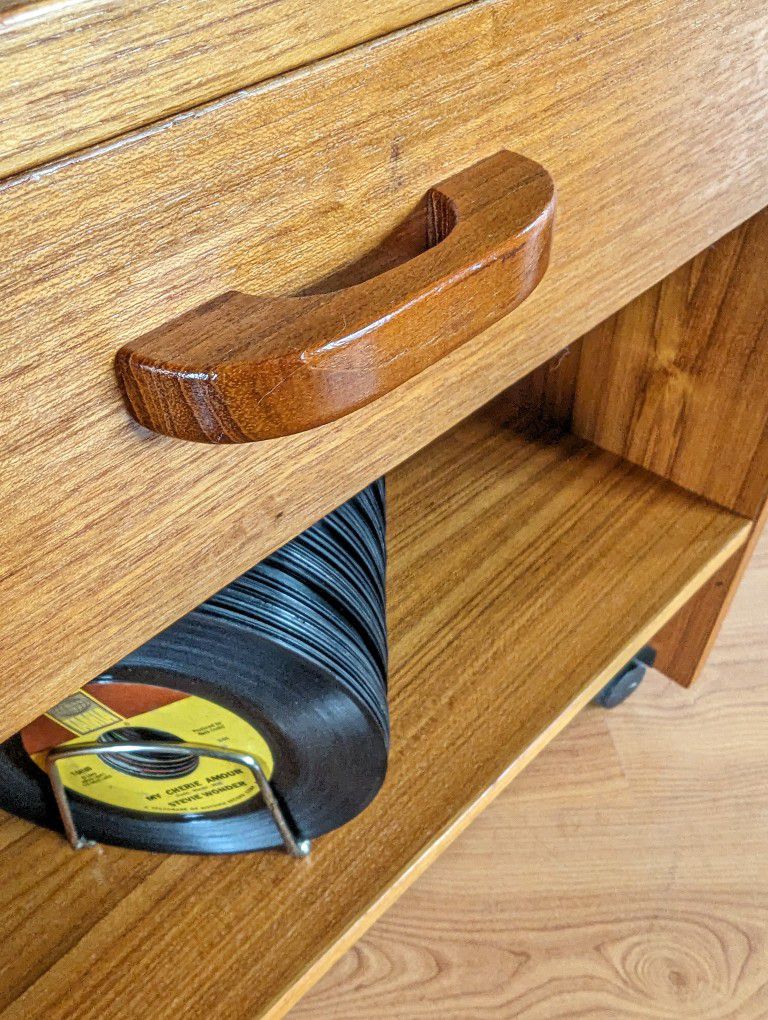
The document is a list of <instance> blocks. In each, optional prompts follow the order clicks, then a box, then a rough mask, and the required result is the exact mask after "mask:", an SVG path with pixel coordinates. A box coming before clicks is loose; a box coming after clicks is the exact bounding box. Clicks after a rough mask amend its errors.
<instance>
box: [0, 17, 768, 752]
mask: <svg viewBox="0 0 768 1020" xmlns="http://www.w3.org/2000/svg"><path fill="white" fill-rule="evenodd" d="M764 23H765V12H764V7H763V5H762V4H760V3H757V2H755V3H751V4H743V3H739V4H734V3H726V2H724V0H685V2H682V3H681V2H674V3H672V2H660V0H653V2H651V0H647V2H642V3H634V4H624V3H620V2H618V0H615V2H614V0H601V2H599V3H598V2H593V3H591V4H589V5H586V6H585V5H584V4H580V5H573V4H571V3H568V2H566V0H558V2H549V3H546V4H541V3H538V2H534V0H525V2H522V3H521V2H512V0H490V2H488V0H485V2H482V3H478V4H474V5H472V6H470V7H467V8H464V9H461V10H459V11H456V12H453V13H451V14H447V15H444V16H441V17H440V18H438V19H436V20H435V21H433V22H432V23H430V24H428V25H422V26H419V27H417V28H414V29H412V30H408V31H406V32H403V33H401V34H399V35H397V36H394V37H390V38H388V39H387V40H386V42H385V43H383V44H371V45H367V46H363V47H361V48H359V49H355V50H352V51H349V52H348V53H346V54H344V55H342V56H340V57H338V58H333V59H331V60H329V61H327V62H325V63H322V64H318V65H316V66H313V67H312V68H310V69H307V70H304V71H300V72H296V73H294V74H292V75H289V76H287V77H285V78H283V79H281V80H280V81H279V82H273V83H270V84H267V85H264V86H263V87H260V88H258V89H255V90H253V91H250V92H245V93H242V94H239V95H238V96H236V97H232V98H230V99H228V100H226V101H223V102H221V103H219V104H214V105H213V106H211V107H207V108H205V109H201V110H199V111H196V112H195V113H194V114H190V115H185V116H181V117H179V118H176V119H174V120H172V121H170V122H168V123H167V124H165V125H164V126H162V127H157V128H155V129H153V130H152V131H148V132H145V133H142V134H138V135H136V136H135V137H132V138H130V139H126V140H124V141H122V142H121V143H119V144H116V145H115V146H114V147H112V148H110V149H109V151H102V152H96V153H87V154H83V155H82V156H79V157H78V158H77V159H73V160H71V161H68V162H67V163H66V164H64V165H62V166H58V167H56V168H51V169H46V170H40V171H36V172H35V173H33V174H30V175H28V176H26V177H22V178H18V179H15V180H14V181H13V182H8V183H6V185H5V186H4V188H3V189H0V241H1V242H2V246H1V247H0V251H2V260H0V270H1V272H0V278H1V279H2V290H1V291H0V292H1V293H2V294H3V319H2V321H3V324H4V333H3V361H2V369H1V371H2V381H1V382H0V423H1V424H2V433H3V437H4V438H3V449H2V467H3V470H2V472H1V473H0V498H2V504H3V512H4V528H3V531H2V534H0V564H1V565H2V568H1V569H0V577H2V596H1V597H2V604H3V614H2V622H1V623H0V628H2V629H1V631H0V636H1V637H2V644H3V649H4V663H3V676H2V682H1V683H0V720H2V724H3V727H4V732H8V731H10V730H12V729H15V728H17V727H18V726H19V725H21V724H22V723H24V722H26V721H28V720H29V719H30V718H31V717H33V716H34V715H36V714H37V713H38V712H39V711H40V709H41V708H47V707H48V706H49V705H51V704H52V703H54V702H55V701H57V700H58V699H59V698H60V697H62V696H63V695H65V694H67V693H69V692H71V691H72V690H73V689H75V688H76V687H77V686H79V685H80V684H81V683H82V682H83V681H84V680H87V679H89V678H90V677H92V676H94V675H96V674H97V673H98V672H100V671H101V670H102V669H105V668H108V667H109V666H110V665H111V664H112V663H113V662H114V661H116V660H117V659H119V658H120V657H121V656H122V655H124V654H126V653H127V652H128V651H130V650H131V649H133V648H135V647H136V646H137V645H138V644H140V643H141V642H142V641H144V640H146V639H147V638H148V637H149V636H150V635H151V634H152V633H154V632H156V631H158V630H160V629H161V628H162V627H163V626H165V625H167V624H168V623H170V622H171V621H172V620H173V619H175V618H176V617H178V616H179V615H181V614H182V613H184V612H186V611H188V610H189V609H191V608H192V607H193V606H194V605H195V604H197V603H198V602H200V601H201V600H202V599H204V598H205V597H207V596H208V595H210V594H211V593H212V592H213V591H214V590H216V589H218V588H220V587H221V586H223V585H224V584H226V583H228V582H229V581H230V580H232V579H233V578H234V577H235V576H237V575H238V574H240V573H242V572H243V570H245V569H246V568H247V567H249V566H251V565H252V564H253V563H254V562H256V561H257V560H259V559H261V558H262V557H263V556H265V555H266V554H267V553H269V552H270V551H271V550H273V549H274V548H276V547H277V546H279V545H280V544H282V543H283V542H285V541H286V540H287V539H288V538H290V537H291V536H292V535H294V534H296V533H297V532H298V531H300V530H301V529H302V528H304V527H306V526H307V525H308V524H310V523H311V522H312V521H313V520H315V519H317V518H318V517H320V516H321V515H322V514H323V513H324V512H327V511H328V510H329V509H330V508H331V507H333V506H336V505H338V504H339V503H340V502H342V501H343V500H344V499H346V498H347V497H348V496H350V495H351V494H352V493H353V492H355V491H357V490H359V489H360V488H361V487H363V486H364V485H366V484H367V483H368V482H370V481H371V480H372V479H374V478H375V477H376V476H378V475H379V474H381V473H382V472H383V471H385V470H388V469H390V468H391V467H392V466H393V465H394V464H395V463H398V462H400V461H401V460H403V459H404V458H405V457H406V456H408V455H409V454H411V453H412V452H413V451H414V450H416V449H418V448H420V447H422V446H423V445H425V444H426V443H427V442H429V441H431V440H432V439H434V438H435V437H436V436H437V435H439V434H440V433H441V432H443V431H444V430H445V429H446V428H448V427H449V426H450V425H452V424H454V423H455V422H456V421H458V420H460V419H461V418H462V417H464V416H466V415H467V414H469V413H471V412H472V411H473V410H474V409H476V408H477V407H478V406H480V405H481V404H483V403H484V402H486V401H487V400H488V399H489V398H490V397H492V396H493V395H495V394H496V393H498V392H499V391H500V390H502V389H503V388H504V387H505V386H507V385H509V384H510V383H511V382H513V381H514V380H515V379H516V378H518V377H519V376H521V375H523V374H525V373H526V372H527V371H529V370H530V369H532V368H533V367H534V366H535V365H536V364H538V363H539V362H541V361H542V360H543V359H545V358H546V357H548V356H549V355H551V354H552V353H553V352H554V351H556V350H558V349H559V348H561V347H562V346H563V345H564V344H565V343H567V342H568V341H570V340H573V339H575V338H576V337H577V336H579V335H581V334H582V333H583V332H584V331H585V330H586V329H588V328H589V327H591V326H592V325H594V324H595V323H597V322H598V321H600V320H601V319H604V318H605V317H606V315H608V314H610V313H611V312H613V311H615V310H616V309H617V308H618V307H620V306H621V305H623V304H624V303H625V302H626V301H627V300H628V299H629V298H630V297H632V296H633V295H635V294H636V293H638V292H639V291H641V290H643V289H644V288H646V287H648V286H649V285H650V284H651V283H653V282H654V281H655V280H657V279H659V278H660V277H661V276H663V275H664V274H666V273H668V272H669V271H670V270H671V269H672V268H673V267H674V266H676V265H678V264H679V263H680V262H682V261H684V260H685V259H686V258H689V257H690V256H691V254H692V253H693V252H695V251H697V250H699V249H701V248H702V247H704V246H705V245H706V244H708V243H709V242H711V241H712V240H714V238H715V237H717V236H718V235H720V234H722V233H723V232H724V231H725V230H726V229H728V228H729V227H731V226H733V225H734V224H735V223H736V222H737V221H739V220H741V219H743V218H744V217H745V216H746V215H748V214H749V213H750V212H751V211H753V210H754V209H756V208H757V207H758V206H759V205H762V204H764V202H765V189H766V177H767V176H768V150H766V147H765V145H764V144H763V139H764V137H765V127H766V118H767V117H768V102H766V97H768V84H767V83H766V80H765V76H764V71H763V68H764V61H762V56H763V47H762V41H761V40H762V32H763V28H764ZM761 61H762V63H761ZM404 97H407V101H406V99H405V98H404ZM503 147H508V148H511V149H512V150H513V151H521V152H523V153H525V154H526V155H528V156H530V157H532V158H535V159H537V160H538V161H540V162H542V163H543V164H544V165H546V166H547V167H548V168H549V169H550V170H551V171H552V173H553V176H554V178H555V180H556V183H557V187H558V190H559V216H558V220H557V223H556V234H555V242H554V252H553V259H552V263H551V264H550V268H549V270H548V273H547V276H546V277H545V279H544V281H543V283H542V285H541V286H540V287H539V288H538V289H537V291H536V292H535V293H534V294H533V295H532V297H531V298H530V299H529V300H528V301H527V302H526V303H525V305H523V306H521V307H520V308H519V309H517V310H516V311H515V312H514V313H513V314H512V315H511V316H509V317H508V318H506V319H505V320H503V321H502V322H501V323H500V324H498V325H497V326H494V327H493V328H492V329H490V330H488V331H486V332H485V333H484V334H483V335H482V336H481V337H479V338H478V339H476V340H474V341H471V342H470V343H468V344H467V345H465V347H464V348H463V349H462V351H461V352H456V353H455V354H454V355H451V356H449V357H448V358H447V359H445V360H444V361H443V362H442V363H441V364H440V366H439V367H436V368H433V369H429V370H427V371H426V372H425V373H423V375H422V376H421V377H420V378H419V379H418V380H415V381H412V382H409V383H407V384H405V385H404V386H402V387H400V388H399V389H398V390H396V391H394V392H393V393H392V394H390V395H389V396H388V397H387V398H386V400H384V401H382V402H379V403H376V404H374V405H371V406H370V407H368V408H366V409H363V410H361V411H358V412H355V414H354V415H351V416H350V417H349V418H347V419H346V420H345V421H344V422H343V423H339V424H337V425H332V426H326V427H323V428H321V429H319V430H317V431H315V432H312V433H309V434H307V435H304V436H300V437H296V438H292V439H288V440H281V441H276V442H272V443H269V444H264V445H259V446H252V447H249V448H238V449H226V450H225V449H202V448H201V447H199V446H197V445H194V444H185V443H179V442H174V441H172V440H166V439H162V438H158V437H153V436H149V435H147V434H146V433H144V432H142V431H141V430H139V429H138V428H137V427H135V426H134V425H133V423H132V422H131V421H130V419H129V417H128V415H127V413H126V412H125V409H124V408H123V405H122V402H121V400H120V397H119V394H118V391H117V387H116V385H115V384H114V382H113V371H112V360H113V357H114V353H115V351H116V350H117V349H118V348H119V347H120V346H121V345H122V344H123V343H125V342H126V341H128V340H130V339H132V338H134V337H135V336H138V335H139V334H141V333H143V332H146V331H147V330H150V329H152V328H153V327H156V326H159V325H161V324H162V323H163V322H165V321H167V320H169V319H171V318H173V317H174V316H176V315H178V314H180V313H182V312H184V311H186V310H187V309H189V308H191V307H194V306H196V305H198V304H200V303H202V302H204V301H205V300H207V299H208V298H211V297H213V296H215V295H216V294H219V293H223V292H225V291H227V290H230V289H242V290H245V291H246V292H248V291H254V292H260V293H280V292H285V291H292V290H302V289H305V288H307V287H309V286H311V285H312V283H313V282H316V281H318V280H320V279H322V278H324V277H326V276H328V274H330V273H332V272H333V271H335V270H336V269H338V268H339V267H340V266H343V265H344V264H345V263H347V262H349V261H351V260H353V259H355V258H358V257H360V256H361V255H363V254H364V253H365V252H366V251H368V250H369V249H370V248H371V247H372V246H373V245H375V244H377V243H378V242H379V241H381V240H382V239H383V238H384V237H385V236H386V235H387V234H388V233H389V232H390V231H391V230H392V229H394V227H395V226H396V225H397V224H398V223H400V222H401V221H402V219H403V216H404V215H406V214H407V213H408V212H409V210H410V209H411V208H412V207H413V206H414V205H415V204H416V203H417V202H418V201H419V200H420V199H421V198H422V196H423V195H424V193H425V192H426V190H427V189H428V187H429V186H431V185H432V184H433V183H434V182H435V181H437V180H441V179H442V178H444V177H445V176H447V175H448V174H450V173H452V172H454V171H456V170H459V169H462V168H463V167H466V166H468V165H470V164H471V163H472V162H474V161H475V160H476V159H477V158H479V157H480V156H483V155H486V154H488V153H490V152H494V151H496V150H497V149H499V148H503ZM649 196H652V198H653V200H652V201H650V199H649Z"/></svg>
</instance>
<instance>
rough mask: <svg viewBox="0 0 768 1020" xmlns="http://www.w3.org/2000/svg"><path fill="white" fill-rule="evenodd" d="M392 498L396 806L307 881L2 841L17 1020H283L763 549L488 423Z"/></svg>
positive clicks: (597, 459)
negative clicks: (738, 565)
mask: <svg viewBox="0 0 768 1020" xmlns="http://www.w3.org/2000/svg"><path fill="white" fill-rule="evenodd" d="M389 492H390V513H389V518H390V564H391V572H390V579H389V591H390V607H389V609H390V623H391V629H392V683H391V707H392V733H393V745H392V752H391V762H390V770H389V774H388V776H387V780H386V782H385V784H384V787H383V789H382V792H381V794H380V795H379V797H378V798H377V799H376V800H375V801H374V803H373V804H372V805H371V807H370V808H368V809H367V810H366V811H365V812H364V813H363V814H362V815H361V816H360V817H358V818H357V819H355V820H354V821H353V822H351V823H350V824H349V825H347V826H345V827H344V828H343V829H341V830H339V831H337V832H335V833H332V834H330V835H329V836H327V837H323V838H322V839H319V840H317V841H316V842H315V844H314V847H313V851H312V855H311V857H310V858H309V859H307V860H305V861H301V862H297V861H296V860H294V859H289V858H287V857H285V856H284V855H282V854H279V853H275V854H267V855H261V856H258V857H254V856H244V857H239V858H224V859H222V858H208V859H204V858H178V857H175V858H174V857H161V856H150V855H146V854H140V853H137V852H125V851H119V850H113V849H108V848H104V849H101V850H98V851H96V852H95V853H93V854H90V853H80V854H77V855H73V854H72V853H71V851H69V849H68V848H67V847H66V845H65V844H64V843H63V841H62V840H60V839H59V838H58V837H56V836H55V835H53V834H52V833H49V832H43V831H35V830H33V829H31V828H30V827H29V826H25V825H22V824H21V823H19V822H16V821H12V820H7V821H6V822H5V823H4V824H3V825H2V826H1V827H0V844H1V843H2V842H3V838H2V837H3V833H5V834H6V835H7V843H6V845H5V847H4V848H3V849H0V876H1V877H2V882H0V886H1V887H2V889H3V890H4V895H5V896H6V897H7V899H8V902H12V903H13V910H12V911H11V910H6V911H4V912H1V913H0V935H1V936H2V938H1V939H0V942H1V944H2V953H1V954H0V958H1V959H2V976H3V980H2V982H1V983H0V995H1V996H2V1005H3V1007H4V1009H3V1011H2V1013H1V1014H0V1015H2V1016H3V1018H4V1020H10V1018H12V1017H13V1018H20V1017H24V1018H26V1017H29V1016H46V1017H49V1018H64V1017H77V1018H78V1020H87V1018H89V1017H94V1018H95V1017H97V1016H98V1017H99V1018H104V1020H106V1018H121V1020H126V1018H127V1017H128V1016H135V1015H136V1013H137V1011H138V1012H143V1011H146V1012H147V1013H148V1014H149V1015H152V1016H176V1015H180V1014H183V1015H184V1016H187V1017H189V1018H190V1020H195V1018H201V1020H202V1018H207V1017H210V1016H221V1017H227V1018H228V1020H234V1018H238V1017H243V1018H246V1017H247V1018H252V1017H254V1016H256V1015H261V1014H262V1012H264V1011H265V1010H267V1007H268V1004H269V1003H270V1002H271V1003H272V1008H271V1015H279V1014H280V1013H282V1012H283V1011H284V1010H285V1009H286V1008H287V1007H288V1006H289V1005H290V1004H291V1003H292V1002H294V1001H295V1000H296V998H297V997H298V996H299V995H300V994H301V993H302V992H303V991H304V990H306V988H307V987H309V985H310V984H311V983H312V982H313V981H314V980H316V979H317V977H318V976H319V975H320V974H321V973H322V972H323V971H324V970H325V969H327V967H328V966H329V965H330V963H331V962H332V961H333V960H334V959H336V958H337V957H338V955H339V954H340V953H341V952H342V951H343V950H344V949H346V948H348V947H349V946H350V945H351V944H352V943H353V942H354V940H355V939H356V938H357V937H358V936H359V935H360V934H361V933H362V932H363V931H364V930H365V928H366V927H367V926H368V925H370V924H371V923H372V921H373V920H374V919H375V918H376V917H377V916H378V915H379V914H380V913H381V912H382V911H383V910H384V909H385V908H386V906H387V905H389V904H390V903H391V902H392V901H393V900H394V899H395V898H396V897H397V896H398V895H399V894H400V893H401V892H402V891H403V889H404V888H405V887H406V886H408V885H409V884H410V883H411V882H412V881H413V879H414V878H415V877H416V875H417V874H418V873H419V872H420V871H422V870H423V869H424V868H425V867H426V866H427V865H428V864H429V863H430V861H431V860H432V859H433V858H434V857H435V856H437V855H438V854H439V853H440V852H441V851H442V850H443V849H444V847H445V846H446V845H447V844H448V843H449V842H450V841H451V840H452V838H453V837H454V836H455V835H456V834H457V833H458V832H459V831H460V830H461V829H462V828H463V827H464V826H465V825H466V824H467V823H468V822H469V820H470V819H471V818H472V817H473V816H474V815H475V814H476V813H477V812H478V811H480V810H481V809H482V807H484V806H485V804H486V803H488V802H489V801H490V800H491V799H492V798H493V797H494V796H496V794H497V793H499V792H500V790H501V789H502V788H503V787H504V786H505V785H506V783H508V782H509V781H510V779H511V778H512V777H513V776H514V775H515V774H516V773H517V772H519V771H520V769H522V768H523V767H524V766H525V765H526V764H527V763H528V762H529V761H530V760H531V759H532V758H533V757H534V756H535V755H536V754H537V753H538V751H539V750H540V749H541V748H542V747H543V746H545V744H546V743H547V742H548V741H549V740H550V739H551V738H552V737H553V736H554V735H555V734H556V733H557V732H558V731H559V730H560V729H561V728H562V726H563V725H565V723H566V721H567V720H569V719H570V718H572V716H573V715H574V713H575V712H576V711H577V710H578V709H579V708H580V707H582V706H583V705H584V704H585V703H586V702H587V701H588V700H589V698H590V697H591V696H592V694H593V693H594V692H595V691H596V690H597V689H599V688H600V687H601V686H602V685H603V684H604V683H605V681H606V680H607V679H608V678H609V677H610V676H611V675H613V673H614V672H615V671H616V670H617V668H618V667H619V666H620V665H621V664H623V663H624V662H625V661H626V659H627V658H629V656H630V655H631V653H632V652H634V651H635V650H636V649H637V648H638V647H639V646H640V645H641V644H642V643H643V642H644V641H645V640H646V638H647V637H648V636H649V635H650V634H651V633H653V632H654V631H655V630H656V629H658V626H659V625H660V623H661V622H662V621H663V620H664V619H665V618H667V617H668V616H669V614H670V613H671V612H673V611H674V608H675V607H676V606H677V605H679V604H680V602H681V601H682V600H683V599H685V598H686V597H689V596H690V595H691V594H692V592H693V591H694V590H695V589H696V588H697V587H698V586H699V585H701V584H702V583H703V581H704V580H705V579H706V578H707V577H708V576H710V574H711V573H712V571H714V570H716V569H717V567H718V565H719V563H721V562H722V560H723V557H725V556H727V555H729V553H730V552H731V551H732V550H733V549H734V547H735V546H737V545H738V544H739V543H740V542H741V541H743V540H744V538H745V536H746V530H747V525H746V523H745V522H744V521H743V520H742V519H741V518H737V517H735V516H734V515H733V514H731V513H730V512H727V511H724V510H720V509H718V508H715V507H713V506H711V505H710V504H707V503H705V502H704V501H702V500H700V499H698V498H697V497H694V496H691V495H689V494H687V493H685V492H683V491H681V490H680V489H678V488H677V487H675V486H673V485H672V484H671V483H669V482H666V481H663V480H659V479H656V478H654V477H653V476H652V475H650V474H648V473H647V472H644V471H643V470H641V469H640V468H637V467H634V466H633V465H630V464H628V463H626V462H624V461H621V460H620V459H619V458H617V457H615V456H613V455H612V454H608V453H605V452H602V451H599V450H597V449H596V448H594V447H591V446H590V445H588V444H585V443H583V442H582V441H580V440H576V439H574V438H573V437H565V438H560V437H559V436H556V435H554V434H553V433H552V432H547V433H545V434H543V435H541V434H537V435H523V434H520V433H519V432H517V431H515V430H513V429H512V428H510V427H502V426H501V425H500V423H499V421H498V418H497V416H496V415H494V414H492V413H487V414H484V415H480V416H478V417H476V418H473V419H470V420H469V421H468V422H466V423H464V424H463V425H461V426H460V427H459V428H458V429H456V430H454V431H453V432H451V433H449V434H448V435H447V436H445V437H443V438H442V439H441V440H440V441H439V442H437V443H436V444H434V445H433V446H431V447H429V448H428V449H426V450H424V451H423V452H422V453H421V454H419V455H418V456H417V457H416V458H414V459H413V460H411V461H409V462H407V463H406V464H405V465H403V467H401V468H400V469H399V470H397V471H396V472H394V473H393V474H392V475H391V476H390V479H389ZM132 865H133V866H132ZM46 904H47V905H46ZM214 919H215V921H214ZM212 922H213V923H212ZM36 932H40V933H41V934H40V935H39V936H35V933H36ZM192 933H193V934H192ZM224 947H226V951H225V948H224ZM254 960H257V961H258V980H255V979H254ZM137 976H140V979H138V978H137Z"/></svg>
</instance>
